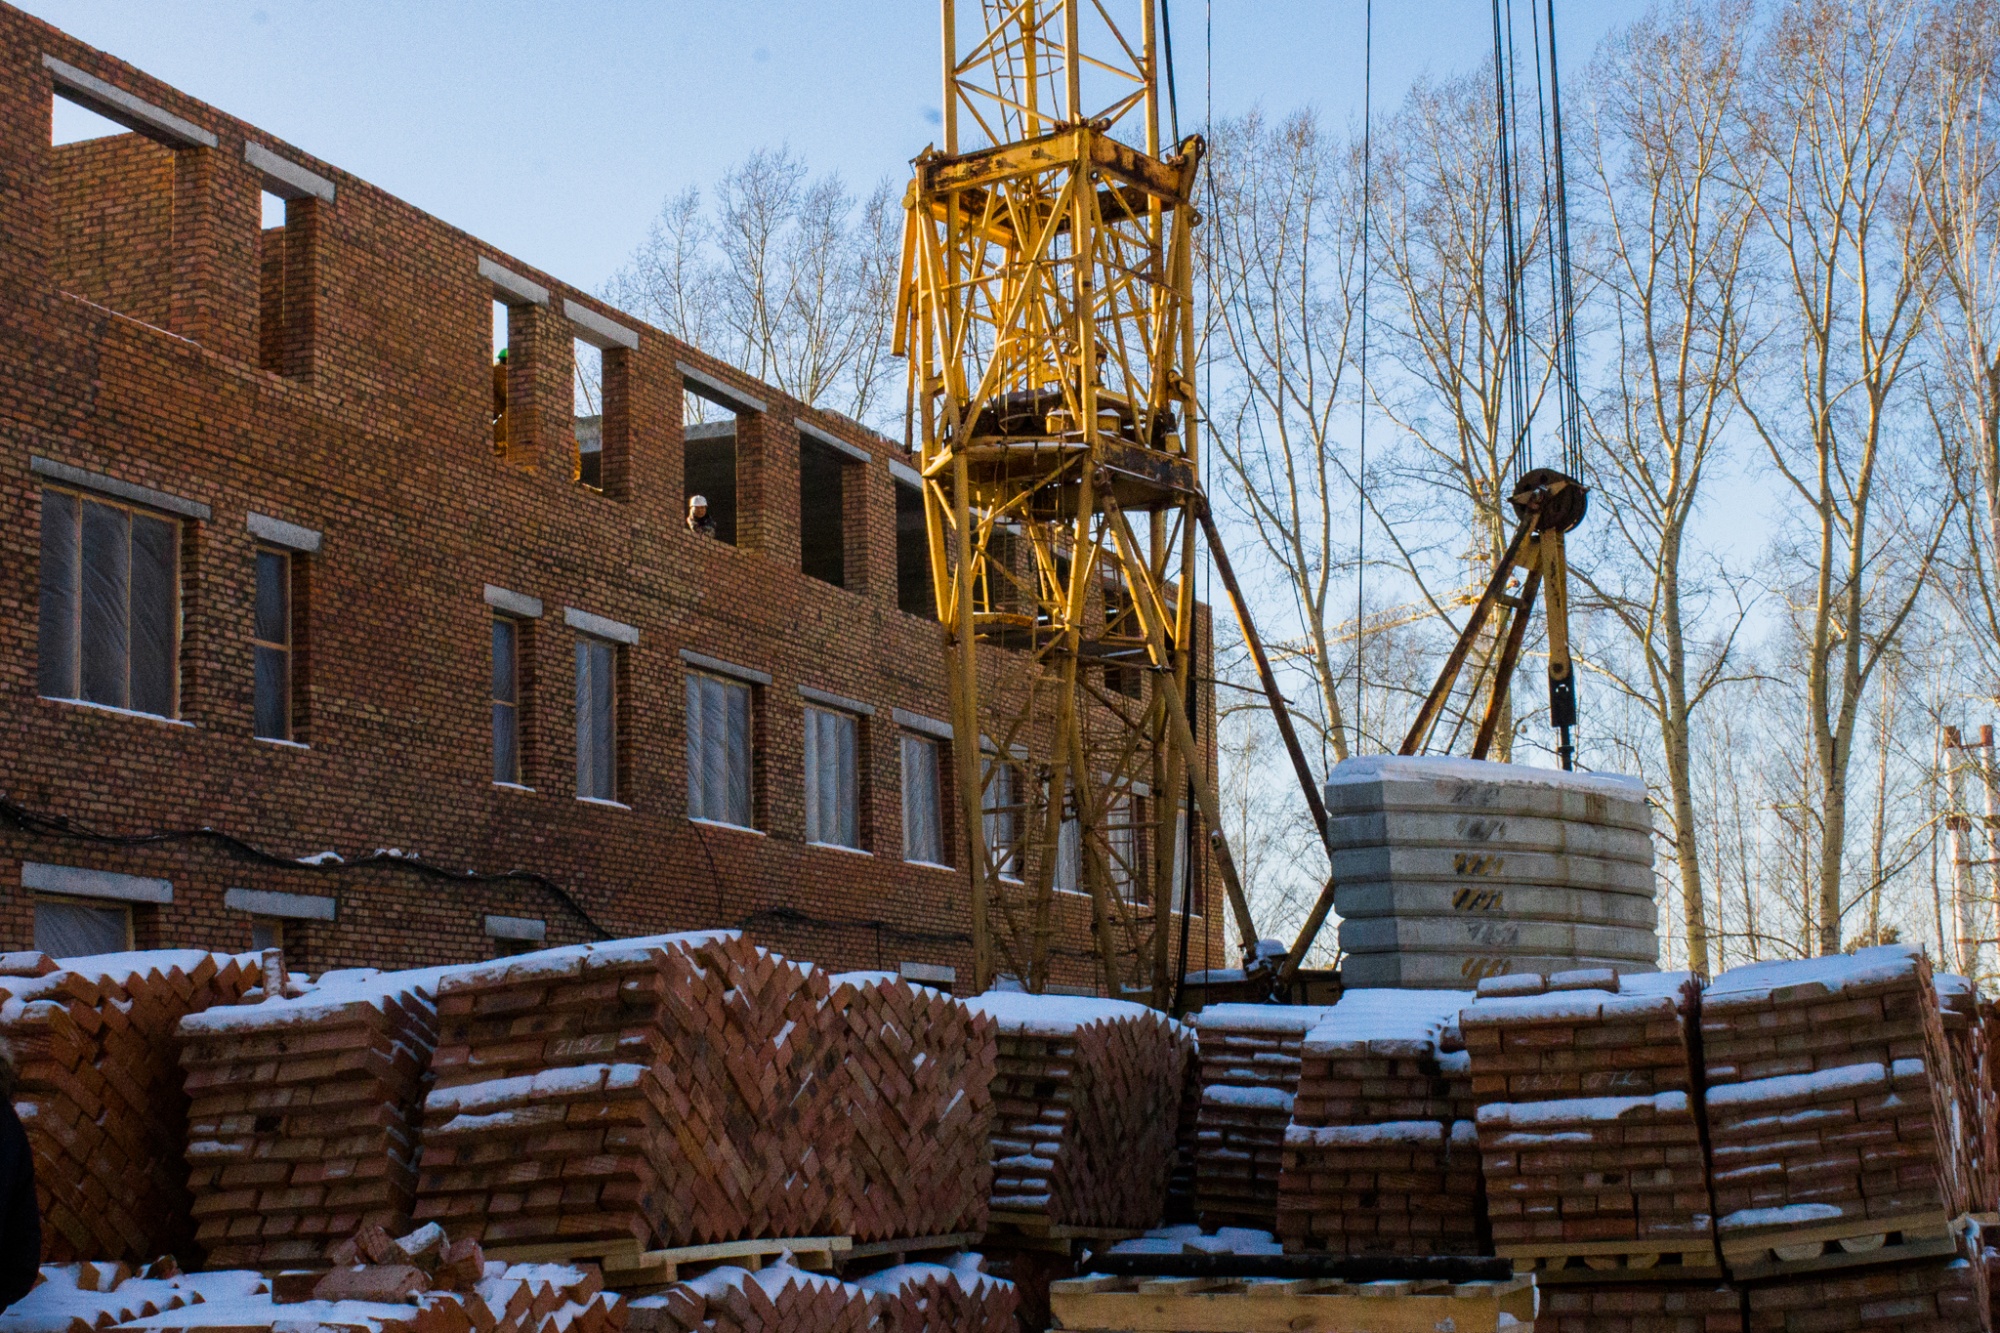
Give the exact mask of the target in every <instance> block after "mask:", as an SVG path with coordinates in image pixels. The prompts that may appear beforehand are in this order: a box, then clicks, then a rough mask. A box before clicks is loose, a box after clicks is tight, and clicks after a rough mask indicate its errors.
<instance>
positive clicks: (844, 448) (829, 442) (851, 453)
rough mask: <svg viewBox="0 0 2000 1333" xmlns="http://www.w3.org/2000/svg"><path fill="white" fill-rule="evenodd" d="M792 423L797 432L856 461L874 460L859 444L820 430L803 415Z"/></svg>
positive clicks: (870, 461) (866, 461)
mask: <svg viewBox="0 0 2000 1333" xmlns="http://www.w3.org/2000/svg"><path fill="white" fill-rule="evenodd" d="M792 424H793V425H794V426H797V427H798V428H799V434H801V435H803V436H805V437H806V438H807V439H809V440H818V441H819V442H820V443H821V444H823V445H825V446H826V447H827V448H829V449H832V450H833V451H835V452H836V453H842V454H846V455H847V456H848V457H849V458H851V459H853V460H854V461H855V462H857V463H872V462H874V461H875V455H873V454H871V453H869V452H868V451H867V450H866V449H863V448H862V447H861V446H860V445H858V444H849V443H848V442H847V441H846V440H843V439H841V438H840V437H839V436H838V435H835V434H834V433H833V432H831V431H824V430H821V429H820V428H819V427H818V426H815V425H813V424H812V423H811V422H809V421H807V420H806V419H805V418H804V417H798V418H796V419H794V420H793V422H792Z"/></svg>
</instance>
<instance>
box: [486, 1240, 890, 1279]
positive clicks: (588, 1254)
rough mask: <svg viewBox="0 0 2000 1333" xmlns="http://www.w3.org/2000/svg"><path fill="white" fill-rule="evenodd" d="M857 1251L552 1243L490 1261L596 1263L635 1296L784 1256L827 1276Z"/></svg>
mask: <svg viewBox="0 0 2000 1333" xmlns="http://www.w3.org/2000/svg"><path fill="white" fill-rule="evenodd" d="M853 1248H854V1242H853V1241H852V1240H850V1239H849V1238H847V1237H846V1236H780V1237H766V1238H760V1239H756V1240H725V1241H717V1242H715V1243H713V1244H710V1245H681V1246H677V1247H675V1248H673V1249H670V1250H643V1249H641V1248H640V1247H639V1243H638V1242H637V1241H578V1242H573V1243H569V1244H564V1243H562V1242H551V1243H549V1244H546V1245H510V1246H496V1247H491V1248H489V1249H487V1251H486V1256H487V1258H489V1259H504V1260H506V1261H507V1262H508V1263H517V1264H521V1263H594V1264H597V1265H598V1266H599V1267H601V1268H602V1269H603V1270H604V1285H605V1286H607V1287H610V1288H612V1289H614V1290H616V1291H631V1290H634V1289H645V1288H649V1287H663V1286H666V1285H667V1284H669V1283H672V1282H679V1281H680V1280H681V1279H682V1278H683V1277H691V1276H693V1275H694V1272H695V1271H701V1270H706V1269H710V1268H715V1267H719V1266H721V1265H723V1264H733V1265H735V1266H736V1267H738V1268H748V1269H750V1270H752V1271H755V1270H757V1269H760V1268H762V1267H763V1266H764V1265H765V1264H766V1263H768V1262H770V1261H772V1260H774V1259H776V1258H778V1256H780V1255H783V1254H789V1255H791V1256H792V1262H793V1263H794V1264H796V1265H797V1266H798V1267H800V1268H804V1269H809V1270H812V1271H814V1272H819V1273H829V1272H832V1271H833V1269H834V1267H835V1265H836V1264H837V1263H838V1262H839V1258H840V1257H841V1256H843V1255H845V1254H847V1253H848V1251H850V1250H852V1249H853Z"/></svg>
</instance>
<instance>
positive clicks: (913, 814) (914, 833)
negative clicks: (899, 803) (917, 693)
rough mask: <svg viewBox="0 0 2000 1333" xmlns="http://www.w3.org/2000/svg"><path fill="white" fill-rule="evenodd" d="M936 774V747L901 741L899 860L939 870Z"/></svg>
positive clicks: (920, 740)
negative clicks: (901, 849) (901, 780)
mask: <svg viewBox="0 0 2000 1333" xmlns="http://www.w3.org/2000/svg"><path fill="white" fill-rule="evenodd" d="M941 788H942V784H941V782H940V781H939V773H938V743H937V742H936V741H934V740H929V739H927V738H925V737H923V736H908V735H906V736H904V737H903V859H904V860H905V861H920V862H922V863H924V864H926V865H934V866H941V865H943V864H945V859H944V800H943V792H942V790H941Z"/></svg>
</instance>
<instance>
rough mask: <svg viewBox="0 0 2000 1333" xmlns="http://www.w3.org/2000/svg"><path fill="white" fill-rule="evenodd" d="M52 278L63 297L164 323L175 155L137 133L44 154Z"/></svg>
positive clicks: (170, 295)
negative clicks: (46, 158) (51, 233)
mask: <svg viewBox="0 0 2000 1333" xmlns="http://www.w3.org/2000/svg"><path fill="white" fill-rule="evenodd" d="M48 192H49V207H50V213H51V217H50V224H51V226H52V228H53V230H54V232H55V234H56V237H57V241H56V245H55V248H54V251H53V259H54V262H53V263H52V264H51V266H50V277H51V279H52V280H53V281H54V282H55V285H56V286H57V287H58V288H60V289H61V290H63V291H65V292H71V293H74V294H75V295H77V296H81V297H84V298H85V299H86V300H91V301H95V302H97V303H98V304H99V305H104V306H109V307H111V309H113V310H116V311H118V312H119V313H120V314H125V315H131V316H132V317H134V318H135V319H143V320H145V321H146V322H147V323H149V324H164V323H166V321H167V313H168V310H169V309H170V308H171V304H172V300H173V277H174V274H173V268H172V266H171V262H170V261H171V259H172V256H173V243H174V155H173V152H172V151H171V150H169V149H166V148H162V147H161V146H159V145H158V144H155V143H153V142H151V141H150V140H147V139H143V138H141V137H140V136H138V135H136V134H120V135H115V136H113V137H111V138H105V139H86V140H84V141H83V142H81V143H71V144H63V145H62V146H61V147H58V148H52V149H50V150H49V168H48Z"/></svg>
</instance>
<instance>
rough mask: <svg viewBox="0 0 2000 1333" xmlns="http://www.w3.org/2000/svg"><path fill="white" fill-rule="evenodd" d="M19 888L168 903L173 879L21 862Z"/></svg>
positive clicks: (121, 899) (129, 900) (85, 896)
mask: <svg viewBox="0 0 2000 1333" xmlns="http://www.w3.org/2000/svg"><path fill="white" fill-rule="evenodd" d="M21 887H22V888H25V889H34V890H37V891H38V892H41V893H61V894H67V895H68V896H69V897H72V898H110V899H113V900H115V901H117V902H124V903H161V904H165V903H171V902H172V901H173V900H174V882H173V881H172V880H170V879H153V878H150V877H148V876H145V875H121V874H118V873H117V872H116V871H112V870H85V869H84V868H83V867H81V866H52V865H43V864H42V863H40V862H38V861H23V862H21Z"/></svg>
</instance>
